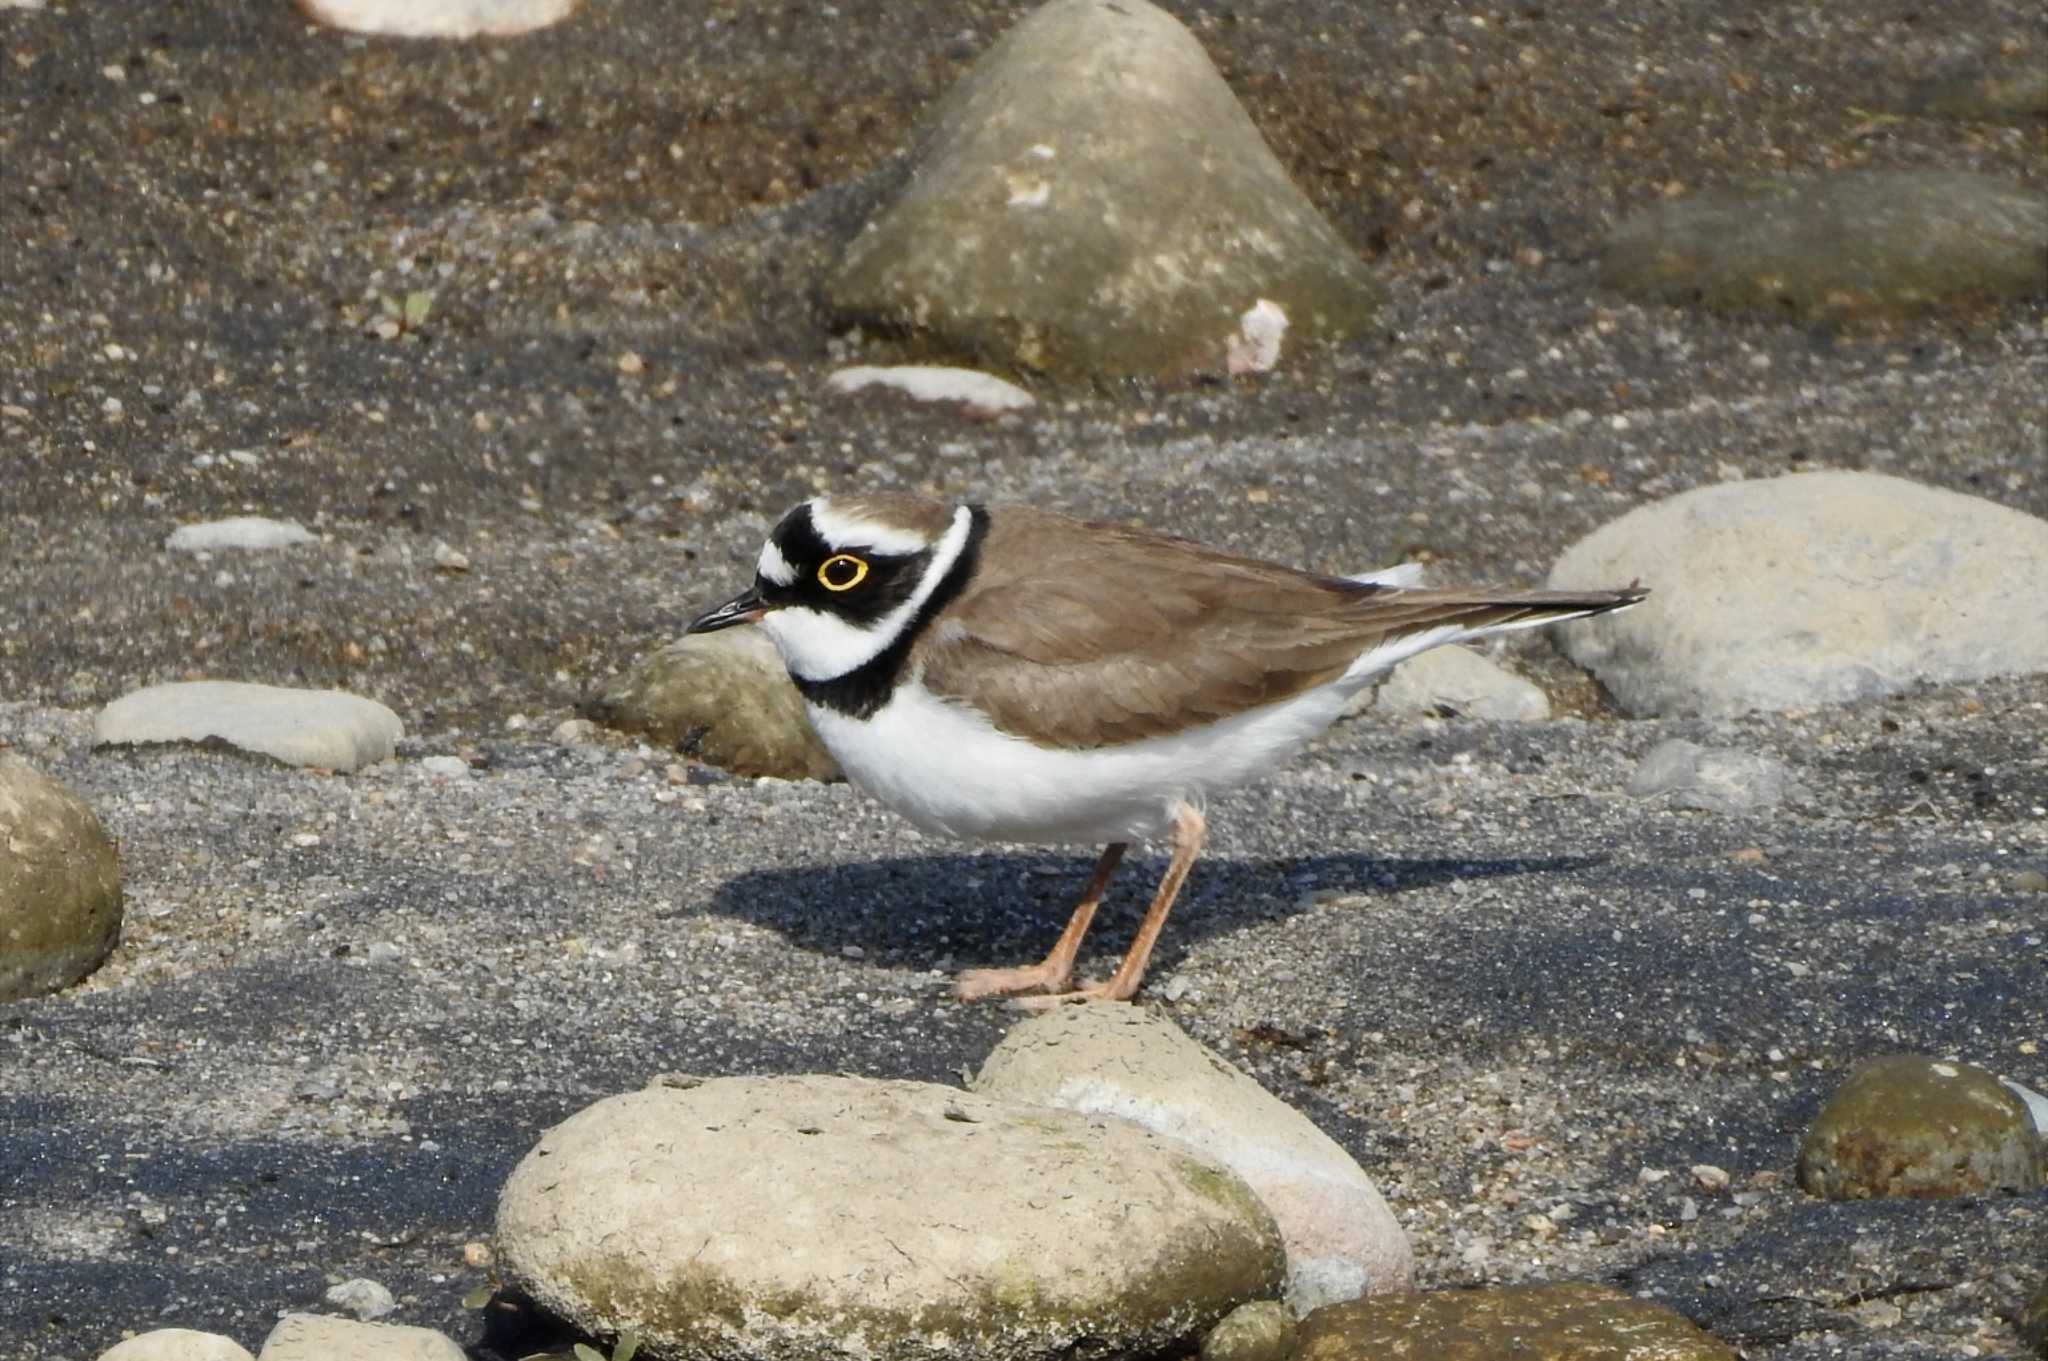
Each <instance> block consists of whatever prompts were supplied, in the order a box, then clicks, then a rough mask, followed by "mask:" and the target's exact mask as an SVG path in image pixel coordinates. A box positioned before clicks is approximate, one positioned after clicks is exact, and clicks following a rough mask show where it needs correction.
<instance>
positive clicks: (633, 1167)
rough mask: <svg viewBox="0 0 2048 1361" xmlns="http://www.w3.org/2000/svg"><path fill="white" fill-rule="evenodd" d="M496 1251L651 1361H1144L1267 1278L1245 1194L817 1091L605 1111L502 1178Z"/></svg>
mask: <svg viewBox="0 0 2048 1361" xmlns="http://www.w3.org/2000/svg"><path fill="white" fill-rule="evenodd" d="M498 1236H499V1246H500V1256H501V1260H502V1262H503V1263H504V1265H505V1266H506V1268H507V1269H508V1271H509V1274H510V1276H511V1278H512V1279H513V1280H514V1281H516V1282H517V1283H518V1284H519V1286H520V1287H521V1288H522V1289H524V1290H526V1291H527V1292H528V1293H529V1294H530V1295H532V1296H533V1298H534V1299H536V1300H537V1301H539V1302H540V1303H541V1304H542V1305H543V1306H544V1307H546V1308H548V1309H550V1310H552V1311H553V1312H555V1313H557V1314H559V1315H560V1316H562V1317H564V1318H566V1319H568V1320H570V1321H572V1322H574V1323H575V1324H577V1325H578V1326H580V1327H584V1328H587V1329H590V1330H592V1331H598V1332H603V1333H606V1334H611V1333H616V1332H621V1331H624V1330H626V1329H632V1330H634V1331H636V1332H638V1333H639V1334H640V1336H641V1337H642V1339H643V1340H644V1342H645V1344H646V1346H647V1349H648V1351H649V1353H650V1354H654V1355H660V1356H663V1357H668V1358H696V1357H702V1358H713V1357H731V1356H736V1355H743V1356H747V1357H750V1358H759V1359H760V1361H780V1359H781V1358H790V1359H792V1361H794V1358H807V1359H808V1358H830V1357H863V1358H870V1359H871V1361H885V1359H886V1358H893V1357H902V1358H912V1357H915V1358H924V1357H930V1356H936V1355H941V1354H943V1355H945V1356H947V1357H950V1358H958V1361H974V1359H975V1358H983V1357H986V1358H991V1361H993V1358H998V1357H1000V1358H1005V1359H1006V1361H1019V1359H1021V1358H1032V1357H1047V1358H1051V1357H1094V1356H1102V1357H1107V1356H1119V1355H1129V1354H1133V1353H1147V1352H1152V1351H1158V1350H1163V1349H1166V1348H1169V1347H1174V1346H1189V1345H1190V1344H1192V1343H1193V1342H1194V1341H1195V1340H1197V1339H1199V1337H1200V1336H1201V1334H1202V1333H1203V1331H1204V1330H1206V1329H1207V1328H1209V1327H1211V1326H1212V1325H1213V1324H1215V1322H1216V1321H1217V1320H1218V1319H1220V1318H1222V1317H1223V1316H1224V1315H1225V1314H1227V1313H1228V1312H1229V1311H1230V1310H1231V1309H1233V1308H1235V1307H1236V1306H1237V1305H1239V1304H1242V1303H1245V1302H1246V1301H1248V1300H1252V1299H1257V1298H1262V1297H1270V1296H1271V1295H1273V1294H1274V1293H1275V1292H1276V1291H1277V1290H1278V1287H1279V1283H1280V1278H1281V1271H1282V1267H1283V1264H1284V1257H1283V1254H1282V1251H1281V1246H1280V1238H1279V1233H1278V1231H1277V1230H1276V1229H1275V1228H1274V1226H1273V1222H1272V1219H1271V1218H1270V1216H1268V1215H1267V1213H1266V1211H1265V1209H1264V1208H1263V1207H1262V1206H1261V1205H1260V1204H1259V1202H1258V1200H1257V1199H1256V1198H1255V1197H1254V1196H1253V1195H1252V1193H1251V1192H1250V1191H1249V1190H1248V1189H1247V1188H1246V1187H1245V1185H1244V1183H1242V1182H1241V1181H1239V1180H1238V1179H1237V1178H1236V1177H1234V1176H1232V1175H1231V1174H1230V1173H1229V1172H1227V1171H1224V1170H1223V1169H1221V1168H1219V1167H1217V1166H1215V1165H1214V1164H1212V1163H1209V1162H1207V1161H1204V1160H1203V1159H1202V1158H1200V1157H1198V1156H1197V1155H1196V1154H1195V1153H1194V1152H1193V1151H1192V1150H1189V1149H1187V1148H1185V1147H1183V1146H1181V1145H1180V1144H1177V1143H1175V1142H1173V1141H1172V1140H1168V1139H1164V1138H1161V1137H1160V1136H1158V1135H1155V1134H1153V1133H1151V1132H1150V1131H1148V1130H1144V1129H1141V1128H1139V1127H1138V1126H1136V1125H1133V1124H1131V1123H1130V1122H1128V1121H1125V1120H1119V1119H1114V1118H1108V1117H1094V1118H1091V1117H1088V1116H1084V1115H1078V1114H1075V1113H1073V1112H1069V1111H1057V1110H1050V1109H1045V1108H1040V1107H1030V1106H1020V1105H1013V1104H1010V1103H1007V1102H1002V1101H995V1100H991V1099H988V1098H986V1097H981V1096H976V1095H974V1094H972V1093H968V1092H961V1091H956V1090H954V1089H952V1088H949V1087H942V1086H937V1085H934V1084H927V1083H916V1082H885V1081H875V1080H870V1079H864V1078H851V1077H826V1076H788V1077H765V1078H754V1077H734V1078H718V1079H713V1080H710V1081H705V1082H701V1083H696V1082H689V1081H685V1082H683V1083H681V1084H677V1085H658V1086H654V1087H649V1088H647V1089H645V1090H643V1091H638V1092H632V1093H628V1094H625V1095H622V1096H615V1097H611V1098H608V1099H607V1100H604V1101H600V1102H598V1103H597V1104H596V1105H594V1106H591V1107H589V1108H587V1109H585V1110H583V1111H581V1112H579V1113H578V1114H576V1115H574V1116H571V1117H570V1118H569V1119H568V1120H566V1121H564V1122H563V1123H562V1124H560V1125H557V1126H556V1127H555V1128H553V1129H551V1130H549V1131H548V1132H547V1134H546V1135H545V1136H543V1137H542V1139H541V1141H540V1143H539V1144H538V1145H537V1146H536V1147H535V1148H534V1149H533V1151H532V1152H530V1153H529V1154H528V1155H527V1156H526V1158H525V1160H524V1161H522V1162H521V1163H520V1164H519V1166H518V1168H517V1169H515V1170H514V1172H513V1174H512V1176H511V1178H510V1179H509V1181H508V1182H507V1183H506V1186H505V1189H504V1192H503V1194H502V1196H501V1198H500V1201H499V1207H498Z"/></svg>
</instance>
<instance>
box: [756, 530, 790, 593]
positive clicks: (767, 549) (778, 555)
mask: <svg viewBox="0 0 2048 1361" xmlns="http://www.w3.org/2000/svg"><path fill="white" fill-rule="evenodd" d="M754 571H755V572H757V573H758V574H760V575H761V576H764V577H766V578H767V579H768V580H770V581H772V582H774V583H775V584H776V585H777V586H788V585H791V584H793V583H794V582H795V581H796V568H794V567H792V566H790V565H789V559H788V558H785V557H783V556H782V550H781V549H780V548H777V547H776V546H775V540H773V539H770V540H769V541H768V542H767V543H764V544H762V545H761V561H760V562H759V563H757V564H755V567H754Z"/></svg>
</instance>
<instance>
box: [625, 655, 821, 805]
mask: <svg viewBox="0 0 2048 1361" xmlns="http://www.w3.org/2000/svg"><path fill="white" fill-rule="evenodd" d="M590 716H591V717H592V718H595V719H596V720H597V721H598V722H600V723H603V724H606V725H607V726H609V727H614V728H620V729H623V730H624V731H626V732H638V733H645V734H646V735H647V736H648V737H650V738H652V739H654V740H655V741H657V742H661V743H663V744H665V745H668V746H671V747H674V748H675V749H677V750H678V751H682V752H685V753H687V754H689V755H692V756H698V757H701V758H702V759H704V760H705V761H708V762H710V763H711V764H712V765H715V766H718V767H720V768H721V769H724V770H729V771H731V772H732V773H733V774H735V775H774V776H778V777H780V778H782V779H785V780H835V779H838V778H839V764H838V762H836V761H834V760H833V759H832V754H831V753H830V752H828V751H826V750H825V746H824V744H823V743H822V742H820V741H818V735H817V734H816V733H815V732H813V731H812V730H811V720H810V718H809V717H808V716H807V715H806V714H805V713H804V701H803V697H802V696H801V695H799V694H798V693H797V690H796V686H795V685H794V684H793V683H791V681H790V679H789V672H788V671H787V670H786V669H785V668H784V667H783V665H782V658H781V656H780V655H779V654H778V653H777V652H776V651H775V644H773V643H771V642H770V641H768V636H767V635H766V634H764V633H762V632H761V631H760V630H759V629H756V628H736V629H725V630H722V631H721V632H718V633H693V634H690V635H688V636H686V637H683V638H679V639H677V640H676V641H675V642H673V643H670V644H669V645H668V646H667V647H664V648H662V649H661V650H660V651H658V652H656V653H654V654H653V655H651V656H648V657H644V658H642V659H641V660H640V662H639V664H638V665H636V666H634V668H633V669H632V670H631V671H629V672H628V673H627V674H626V675H625V676H624V677H622V678H621V679H620V680H618V681H617V682H616V683H614V684H613V685H611V686H609V687H608V688H607V689H606V690H605V691H604V693H603V694H602V695H600V696H599V697H598V698H597V700H596V702H595V703H593V704H592V705H591V706H590Z"/></svg>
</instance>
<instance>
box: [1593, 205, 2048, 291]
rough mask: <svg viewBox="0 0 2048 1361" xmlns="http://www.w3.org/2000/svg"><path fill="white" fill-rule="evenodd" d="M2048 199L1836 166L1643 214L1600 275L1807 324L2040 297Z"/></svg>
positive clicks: (1627, 227)
mask: <svg viewBox="0 0 2048 1361" xmlns="http://www.w3.org/2000/svg"><path fill="white" fill-rule="evenodd" d="M2044 238H2048V195H2043V194H2042V193H2041V192H2040V191H2038V190H2034V189H2030V188H2028V187H2026V186H2024V185H2020V184H2012V183H2008V182H2006V181H2004V180H1997V179H1993V178H1991V177H1990V176H1987V175H1978V174H1973V173H1970V172H1968V171H1961V170H1939V169H1915V170H1860V169H1859V170H1839V171H1832V172H1829V173H1826V174H1820V175H1812V176H1807V177H1804V178H1797V179H1779V180H1768V181H1758V182H1755V183H1752V184H1747V185H1742V186H1738V187H1734V188H1729V189H1721V190H1716V191H1712V192H1709V193H1703V194H1695V195H1692V196H1691V197H1689V198H1684V199H1679V200H1676V201H1675V202H1671V203H1664V204H1659V205H1657V206H1656V207H1653V208H1649V209H1646V210H1645V211H1643V212H1641V213H1638V214H1637V215H1636V216H1634V217H1632V218H1630V219H1628V220H1627V221H1625V222H1623V223H1622V224H1621V225H1620V226H1618V227H1616V228H1615V229H1614V231H1613V232H1612V233H1610V234H1609V236H1608V238H1607V241H1606V244H1605V246H1604V247H1603V250H1602V260H1601V270H1602V276H1603V279H1604V281H1605V282H1606V283H1607V285H1608V286H1609V287H1611V288H1615V289H1619V290H1620V291H1621V292H1624V293H1628V294H1630V295H1632V296H1635V297H1639V298H1646V299H1651V300H1654V301H1661V302H1675V303H1690V304H1698V305H1701V306H1705V307H1708V308H1711V309H1714V310H1717V311H1729V312H1749V313H1763V314H1765V315H1768V316H1783V317H1791V318H1797V319H1800V320H1806V319H1810V318H1814V317H1825V316H1834V315H1842V314H1850V313H1856V312H1871V311H1899V310H1913V309H1919V308H1925V307H1930V306H1933V305H1935V304H1938V303H1942V302H1949V301H1955V300H1961V299H1968V298H1976V297H2015V298H2019V297H2038V296H2041V295H2042V294H2043V293H2048V270H2044V269H2043V268H2042V262H2041V242H2042V240H2043V239H2044Z"/></svg>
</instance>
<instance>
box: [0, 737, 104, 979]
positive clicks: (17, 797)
mask: <svg viewBox="0 0 2048 1361" xmlns="http://www.w3.org/2000/svg"><path fill="white" fill-rule="evenodd" d="M120 937H121V859H120V856H119V855H118V854H116V852H115V850H114V843H113V842H112V841H111V840H110V839H109V838H108V836H107V832H106V828H104V827H102V826H101V825H100V820H99V818H97V817H96V816H94V814H93V811H92V809H90V808H88V807H87V806H86V804H85V801H84V800H83V799H81V798H79V797H78V796H77V795H76V794H74V793H72V792H71V791H70V790H68V789H66V788H65V787H64V786H63V785H61V784H58V783H57V782H56V781H55V780H52V779H50V778H49V777H48V776H46V775H44V774H43V773H42V772H41V771H39V770H37V769H35V768H34V767H33V766H31V765H29V764H28V763H27V762H26V761H23V760H21V759H19V758H18V757H11V756H4V755H0V1002H14V1001H19V1000H20V999H22V998H24V997H40V996H42V995H43V994H44V993H50V992H55V991H57V989H59V988H66V987H69V986H71V985H72V984H73V983H76V982H77V981H78V980H79V979H81V978H83V977H85V976H86V975H87V974H89V973H91V972H92V971H93V970H94V969H97V968H98V967H99V966H100V964H101V962H102V961H104V960H105V959H106V957H107V956H108V954H110V953H111V952H112V951H113V948H114V944H115V942H116V941H118V940H119V939H120Z"/></svg>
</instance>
